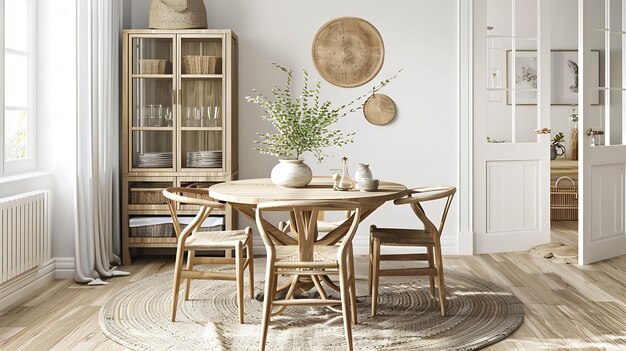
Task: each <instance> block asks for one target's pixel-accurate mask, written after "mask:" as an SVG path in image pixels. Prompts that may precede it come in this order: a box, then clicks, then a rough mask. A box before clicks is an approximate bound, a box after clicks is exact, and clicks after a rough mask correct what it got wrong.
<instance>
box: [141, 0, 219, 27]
mask: <svg viewBox="0 0 626 351" xmlns="http://www.w3.org/2000/svg"><path fill="white" fill-rule="evenodd" d="M149 26H150V28H152V29H192V28H208V27H207V19H206V8H205V7H204V1H203V0H152V1H151V2H150V19H149Z"/></svg>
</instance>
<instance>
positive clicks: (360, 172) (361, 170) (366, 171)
mask: <svg viewBox="0 0 626 351" xmlns="http://www.w3.org/2000/svg"><path fill="white" fill-rule="evenodd" d="M372 178H373V177H372V171H370V164H369V163H359V164H358V165H357V168H356V173H355V174H354V180H357V181H358V180H359V179H372Z"/></svg>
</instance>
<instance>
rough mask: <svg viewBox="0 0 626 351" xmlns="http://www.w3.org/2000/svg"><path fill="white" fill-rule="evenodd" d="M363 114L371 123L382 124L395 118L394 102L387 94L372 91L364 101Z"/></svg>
mask: <svg viewBox="0 0 626 351" xmlns="http://www.w3.org/2000/svg"><path fill="white" fill-rule="evenodd" d="M363 115H364V116H365V119H367V121H368V122H370V123H371V124H375V125H378V126H382V125H385V124H387V123H389V122H391V121H393V119H394V118H396V104H395V103H394V102H393V100H391V98H390V97H389V96H387V95H384V94H375V93H372V96H370V97H369V98H368V99H367V100H366V101H365V104H364V106H363Z"/></svg>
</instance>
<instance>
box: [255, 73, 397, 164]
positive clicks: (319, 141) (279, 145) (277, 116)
mask: <svg viewBox="0 0 626 351" xmlns="http://www.w3.org/2000/svg"><path fill="white" fill-rule="evenodd" d="M272 64H273V65H274V66H275V67H276V68H278V69H280V70H281V71H283V72H285V73H286V75H287V80H286V85H285V87H284V88H281V87H279V86H277V85H275V86H274V87H273V88H272V95H273V99H270V98H268V97H267V96H265V95H263V94H260V93H258V92H257V91H256V90H253V92H254V93H255V94H256V96H254V97H250V96H246V101H248V102H250V103H253V104H256V105H258V106H260V107H261V108H262V109H263V110H264V111H265V113H266V114H265V115H262V116H261V118H263V119H264V120H266V121H269V122H270V123H271V124H272V125H273V126H274V127H275V128H276V130H277V131H278V132H277V133H257V135H258V136H259V137H260V138H261V139H262V140H260V141H255V143H256V144H258V145H260V146H259V147H258V148H255V150H258V151H259V152H260V153H261V154H267V155H274V156H278V157H282V158H296V159H298V158H300V156H301V155H302V154H303V153H305V152H312V153H313V155H314V156H315V158H316V159H317V160H318V162H321V161H322V160H323V159H324V158H326V157H327V156H328V155H327V154H325V153H324V151H323V150H324V149H325V148H328V147H331V146H335V147H342V146H344V145H346V144H349V143H353V142H354V136H355V135H356V133H357V131H356V130H355V131H352V132H348V133H343V132H341V131H340V130H338V129H332V128H331V127H332V125H333V124H335V123H336V122H337V121H339V119H341V118H343V117H345V116H347V115H348V114H350V113H352V112H355V111H357V110H360V109H362V108H363V104H362V103H361V104H359V102H360V101H362V100H363V99H364V98H365V97H367V96H369V95H370V94H371V93H375V92H377V91H378V90H380V89H382V88H383V87H384V86H386V85H387V84H389V82H391V80H393V79H394V78H396V77H397V76H398V74H399V73H400V71H401V70H400V71H398V73H397V74H396V75H395V76H393V77H391V78H389V79H386V80H384V81H382V82H380V83H379V84H378V85H377V86H375V87H373V89H372V91H371V92H367V93H365V94H363V95H360V96H358V97H357V98H355V99H354V100H352V101H350V102H348V103H347V104H344V105H342V106H340V107H338V108H333V107H332V103H331V102H330V101H321V100H320V91H321V82H320V81H318V80H315V81H314V82H313V83H311V79H310V77H309V74H308V72H307V71H306V70H304V69H303V70H302V73H303V77H304V85H303V87H302V90H301V94H300V96H297V97H295V98H294V96H293V94H292V82H293V70H291V69H288V68H285V67H283V66H281V65H279V64H277V63H272Z"/></svg>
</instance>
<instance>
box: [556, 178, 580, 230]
mask: <svg viewBox="0 0 626 351" xmlns="http://www.w3.org/2000/svg"><path fill="white" fill-rule="evenodd" d="M563 180H568V181H570V182H571V186H564V185H560V184H559V183H560V182H561V181H563ZM550 219H551V220H553V221H577V220H578V186H576V183H575V182H574V180H573V179H572V178H570V177H561V178H559V179H557V180H556V182H554V186H551V187H550Z"/></svg>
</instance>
